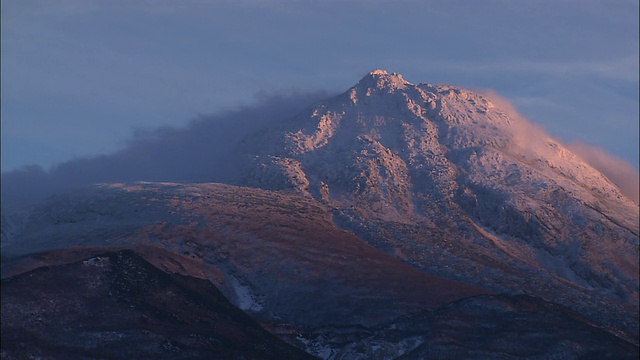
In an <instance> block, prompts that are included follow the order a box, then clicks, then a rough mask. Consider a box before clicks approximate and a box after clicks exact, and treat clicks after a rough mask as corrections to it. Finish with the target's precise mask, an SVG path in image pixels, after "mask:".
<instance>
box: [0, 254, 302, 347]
mask: <svg viewBox="0 0 640 360" xmlns="http://www.w3.org/2000/svg"><path fill="white" fill-rule="evenodd" d="M2 358H3V359H26V358H67V359H71V358H94V359H163V358H165V359H193V358H208V359H213V358H215V359H243V358H246V359H275V358H278V359H312V358H313V357H312V356H310V355H308V354H306V353H304V352H302V351H301V350H298V349H296V348H294V347H292V346H290V345H288V344H286V343H284V342H283V341H281V340H279V339H278V338H276V337H275V336H273V335H272V334H270V333H269V332H267V331H266V330H264V329H262V328H261V327H260V325H259V324H258V323H257V322H255V321H254V320H253V319H251V318H250V317H249V316H247V315H246V314H245V313H243V312H242V311H241V310H239V309H238V308H236V307H235V306H233V305H232V304H231V303H230V302H229V301H228V300H227V299H226V298H224V296H222V294H221V293H220V291H219V290H218V289H216V288H215V287H214V286H213V285H211V283H210V282H208V281H205V280H201V279H195V278H192V277H189V276H182V275H177V274H167V273H165V272H163V271H161V270H159V269H158V268H156V267H154V266H153V265H151V264H149V263H148V262H146V261H145V260H144V259H142V258H141V257H140V256H138V255H137V254H135V253H133V252H131V251H126V250H125V251H119V252H110V253H103V254H101V255H98V256H95V257H92V258H89V259H86V260H84V261H79V262H75V263H71V264H67V265H60V266H53V267H42V268H38V269H36V270H32V271H29V272H27V273H23V274H21V275H17V276H14V277H11V278H8V279H4V280H3V281H2Z"/></svg>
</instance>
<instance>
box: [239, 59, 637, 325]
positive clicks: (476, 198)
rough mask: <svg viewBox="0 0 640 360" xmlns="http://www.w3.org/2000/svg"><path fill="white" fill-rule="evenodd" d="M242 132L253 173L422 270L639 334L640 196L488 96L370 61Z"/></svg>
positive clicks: (258, 181) (257, 181)
mask: <svg viewBox="0 0 640 360" xmlns="http://www.w3.org/2000/svg"><path fill="white" fill-rule="evenodd" d="M245 144H246V146H247V148H248V150H246V153H247V154H251V156H252V159H253V161H254V162H253V163H252V164H251V166H250V168H249V169H250V170H248V172H249V173H250V174H251V175H250V176H249V177H247V178H246V179H245V181H246V182H247V183H248V184H251V185H253V186H259V187H263V188H270V189H292V190H296V191H300V192H305V193H309V194H311V195H313V196H314V198H315V199H317V200H318V201H319V202H321V203H323V204H325V205H326V206H327V207H329V208H330V209H331V211H332V212H333V214H334V219H335V220H336V223H338V224H339V225H340V226H341V227H342V228H344V229H348V230H350V231H353V232H354V233H355V234H357V235H358V236H360V237H361V238H363V239H365V240H366V241H368V242H369V243H370V244H372V245H374V246H375V247H376V248H379V249H382V250H384V251H386V252H388V253H391V254H394V255H395V256H397V257H398V258H400V259H402V260H403V261H405V262H407V263H409V264H411V265H413V266H415V267H416V268H418V269H421V270H423V271H425V272H428V273H431V274H437V275H440V276H443V277H446V278H450V279H456V280H459V281H462V282H465V283H471V284H476V285H480V286H483V287H488V288H490V289H493V290H495V291H507V292H524V293H528V294H534V295H536V296H540V297H543V298H546V299H551V300H553V301H555V302H558V303H560V304H564V305H567V306H572V307H576V308H578V309H580V311H583V312H585V313H588V314H590V316H593V317H594V318H597V319H598V321H602V322H603V323H609V322H610V321H611V320H613V318H616V320H613V321H612V323H611V324H612V326H613V327H615V328H620V329H625V330H624V331H629V332H630V334H637V333H638V324H637V322H635V320H634V321H629V316H628V314H629V312H631V314H633V315H634V316H633V317H632V318H633V319H635V318H636V317H637V316H635V315H637V312H638V306H637V304H638V205H637V204H635V203H633V202H632V201H631V200H629V199H627V198H626V197H624V196H623V195H622V193H621V192H620V190H619V189H618V188H617V186H616V185H615V184H613V183H612V182H610V181H609V180H608V179H607V178H606V177H605V176H603V175H602V174H601V173H600V172H598V171H597V170H595V169H594V168H592V167H591V166H589V165H588V164H587V163H585V162H584V161H582V160H581V159H580V158H578V157H577V156H576V155H574V154H573V153H571V152H570V151H569V150H567V149H566V148H565V147H564V146H563V145H562V144H561V143H559V142H558V141H556V140H554V139H552V138H551V137H549V136H548V135H547V134H546V133H544V132H543V131H542V130H540V129H538V128H536V127H535V126H533V125H532V124H530V123H528V122H527V121H526V120H524V119H523V118H521V117H519V116H518V115H517V114H516V113H513V112H512V111H510V110H509V109H505V108H504V107H500V106H498V105H497V104H496V103H494V101H492V100H491V99H490V98H488V97H486V96H483V95H481V94H478V93H474V92H470V91H467V90H464V89H461V88H457V87H452V86H433V85H430V84H426V83H422V84H418V85H413V84H411V83H409V82H407V81H406V80H404V79H403V77H402V76H401V75H399V74H389V73H387V72H386V71H383V70H375V71H373V72H371V73H369V74H368V75H367V76H365V77H364V78H363V79H362V80H361V81H360V82H359V83H358V84H357V85H356V86H354V87H353V88H351V89H349V90H348V91H346V92H345V93H343V94H341V95H339V96H338V97H335V98H332V99H329V100H327V101H325V102H323V103H320V104H317V105H315V106H313V107H312V108H310V109H309V110H307V111H306V112H304V113H302V114H300V115H299V116H297V117H294V118H292V119H290V120H288V121H285V122H282V123H281V124H280V125H279V126H278V127H273V128H271V129H269V130H268V131H265V132H263V133H260V134H257V135H255V137H253V138H251V139H249V140H247V141H246V143H245ZM254 154H258V155H254ZM443 265H446V266H443ZM602 304H605V305H602ZM603 308H605V309H606V312H607V314H606V315H603ZM625 314H627V315H625ZM634 337H635V335H634Z"/></svg>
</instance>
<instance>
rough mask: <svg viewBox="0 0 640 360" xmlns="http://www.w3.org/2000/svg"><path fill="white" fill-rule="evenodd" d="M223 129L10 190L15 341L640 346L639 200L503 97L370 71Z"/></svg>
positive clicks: (156, 345) (210, 350)
mask: <svg viewBox="0 0 640 360" xmlns="http://www.w3.org/2000/svg"><path fill="white" fill-rule="evenodd" d="M242 124H243V123H241V122H239V123H238V126H242ZM229 131H231V132H232V133H233V134H235V135H234V136H235V137H234V139H236V140H234V142H233V143H232V144H230V145H229V146H230V148H232V149H233V151H228V149H227V150H225V152H224V154H220V155H217V156H218V159H217V160H216V161H214V162H212V164H213V165H212V166H213V168H212V169H207V171H206V172H205V171H203V173H211V174H213V175H212V176H211V180H213V181H214V182H197V183H196V182H126V183H102V184H97V185H91V186H85V187H81V188H77V189H75V190H73V191H68V192H63V193H58V194H56V195H54V196H52V197H50V198H48V199H47V200H45V201H42V202H39V203H37V204H34V205H30V206H28V207H25V206H17V205H12V206H3V209H2V332H3V337H2V354H3V358H4V357H5V356H6V358H24V357H29V356H31V357H34V356H35V357H37V356H40V357H47V356H53V357H55V355H56V354H64V355H69V356H71V355H72V354H78V355H79V356H84V357H88V358H101V357H107V358H131V357H132V356H133V357H138V355H139V356H141V357H154V358H162V357H171V358H180V357H183V358H193V357H213V358H215V357H216V356H218V357H225V356H227V357H241V356H245V357H247V358H303V356H309V357H312V356H313V357H318V358H324V359H347V358H349V359H354V358H362V359H365V358H366V359H396V358H398V359H399V358H403V359H414V358H415V359H420V358H434V359H438V358H443V359H444V358H521V357H529V358H550V357H559V358H579V357H586V358H604V357H612V358H637V357H638V322H637V319H638V232H639V229H638V228H639V225H638V222H639V220H638V219H639V217H638V205H637V204H636V203H634V201H632V200H630V199H628V198H627V197H626V196H625V195H623V193H622V192H621V191H620V189H619V188H618V187H617V186H616V185H615V184H614V183H613V182H612V181H610V180H609V179H608V178H607V177H606V176H605V175H603V174H602V173H600V172H599V171H597V170H596V169H594V168H593V167H592V166H590V165H589V164H588V163H586V162H585V161H583V160H582V159H581V158H579V157H578V156H576V155H575V154H574V153H572V152H571V151H570V150H568V149H567V148H566V147H565V146H564V145H563V144H562V143H560V142H558V141H556V140H554V139H553V138H551V137H550V136H548V135H547V134H546V133H545V132H544V131H543V130H541V129H539V128H538V127H536V126H534V125H532V124H530V123H529V122H527V121H526V120H525V119H523V118H522V117H520V116H519V115H518V114H517V113H515V112H514V111H513V110H512V109H510V108H508V107H505V106H504V105H503V104H502V101H501V100H499V99H495V98H491V96H489V95H483V94H478V93H475V92H471V91H468V90H465V89H462V88H458V87H452V86H436V85H431V84H427V83H420V84H417V85H416V84H412V83H410V82H408V81H406V80H405V79H404V78H403V77H402V76H401V75H399V74H395V73H388V72H386V71H384V70H375V71H372V72H371V73H369V74H367V75H366V76H365V77H364V78H363V79H362V80H360V82H358V83H357V84H356V85H355V86H354V87H352V88H351V89H349V90H347V91H346V92H345V93H343V94H340V95H338V96H336V97H333V98H329V99H327V100H323V101H320V102H315V103H312V104H308V106H307V107H306V110H303V111H302V112H299V113H297V114H290V115H288V116H282V118H281V119H280V120H279V121H278V122H276V123H274V124H271V125H270V126H269V127H266V128H262V129H256V130H255V131H247V130H246V129H244V130H243V131H235V130H234V129H230V130H229ZM237 134H243V135H242V136H237ZM216 136H220V135H219V134H218V135H216ZM185 146H188V144H185ZM208 156H212V155H208ZM222 157H224V158H222ZM223 160H224V161H223ZM157 161H161V159H157ZM221 163H224V164H225V165H224V166H220V165H219V164H221ZM216 166H220V168H219V169H220V173H219V174H218V175H215V174H216V169H217V168H216ZM222 179H223V180H224V183H221V182H220V181H221V180H222ZM198 180H201V179H198ZM4 191H7V189H3V193H4ZM123 259H124V260H123ZM65 294H66V295H65ZM107 294H108V295H107ZM98 297H100V298H101V299H102V297H104V298H103V300H100V301H101V302H100V304H102V303H104V304H103V305H104V306H102V305H101V306H100V307H99V306H97V305H95V304H96V301H97V300H96V298H98ZM51 304H55V306H54V305H51ZM65 309H66V310H65ZM70 309H78V311H71V310H70ZM111 315H113V316H111ZM221 328H225V329H229V330H228V331H227V333H226V334H222V333H221V332H220V331H221V330H220V329H221ZM5 334H9V335H5ZM65 334H66V335H65ZM229 334H231V335H229ZM71 338H73V340H70V339H71ZM113 346H119V347H122V346H124V347H126V349H127V350H126V351H124V350H123V351H120V352H118V351H115V350H113V351H112V350H110V349H111V348H112V347H113ZM215 354H219V355H215ZM274 354H278V355H274ZM301 354H302V355H301Z"/></svg>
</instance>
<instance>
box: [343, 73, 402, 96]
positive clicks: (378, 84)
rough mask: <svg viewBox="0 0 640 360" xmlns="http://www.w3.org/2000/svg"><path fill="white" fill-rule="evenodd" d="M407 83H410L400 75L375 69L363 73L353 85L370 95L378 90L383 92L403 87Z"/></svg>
mask: <svg viewBox="0 0 640 360" xmlns="http://www.w3.org/2000/svg"><path fill="white" fill-rule="evenodd" d="M407 85H411V83H409V82H408V81H406V80H405V79H404V78H403V77H402V75H400V74H398V73H389V72H387V71H386V70H381V69H376V70H373V71H371V72H369V73H368V74H367V75H365V77H363V78H362V80H360V82H358V84H357V85H356V86H355V89H358V90H362V91H366V93H367V95H371V94H372V93H373V92H377V91H380V90H382V92H383V93H388V92H394V91H395V90H396V89H404V88H405V87H406V86H407Z"/></svg>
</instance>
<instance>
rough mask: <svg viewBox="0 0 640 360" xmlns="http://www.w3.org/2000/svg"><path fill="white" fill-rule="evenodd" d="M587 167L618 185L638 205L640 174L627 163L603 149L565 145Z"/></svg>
mask: <svg viewBox="0 0 640 360" xmlns="http://www.w3.org/2000/svg"><path fill="white" fill-rule="evenodd" d="M566 146H567V148H568V149H569V150H571V151H572V152H573V153H574V154H576V155H578V156H579V157H580V158H582V159H583V160H584V161H586V162H587V163H588V164H589V165H591V166H593V167H594V168H595V169H596V170H598V171H600V172H601V173H602V174H604V176H606V177H607V178H608V179H609V180H611V181H612V182H613V183H615V184H616V185H618V187H619V188H620V191H622V194H624V196H626V197H628V198H629V199H631V200H633V201H635V202H636V203H638V201H640V200H639V198H640V173H639V172H638V170H636V169H635V168H634V167H633V166H631V164H629V163H628V162H626V161H624V160H622V159H620V158H618V157H615V156H614V155H611V154H609V153H608V152H606V151H604V150H603V149H601V148H599V147H597V146H592V145H587V144H585V143H583V142H580V141H575V142H572V143H570V144H567V145H566Z"/></svg>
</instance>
